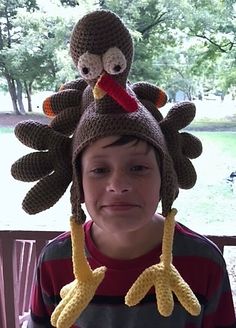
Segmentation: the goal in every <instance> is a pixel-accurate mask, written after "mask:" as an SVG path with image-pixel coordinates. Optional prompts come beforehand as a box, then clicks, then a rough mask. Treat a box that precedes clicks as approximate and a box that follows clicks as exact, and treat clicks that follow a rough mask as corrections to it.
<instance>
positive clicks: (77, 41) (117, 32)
mask: <svg viewBox="0 0 236 328" xmlns="http://www.w3.org/2000/svg"><path fill="white" fill-rule="evenodd" d="M70 50H71V55H72V58H73V61H74V63H75V65H76V66H77V68H78V69H79V71H80V73H81V76H82V78H80V79H78V80H75V81H72V82H69V83H67V84H65V85H64V86H63V87H62V88H61V89H60V91H59V92H58V93H56V94H54V95H52V96H51V97H49V98H47V99H46V100H45V101H44V104H43V108H44V112H45V114H46V115H48V116H51V117H52V118H53V119H52V121H51V123H50V124H49V125H43V124H40V123H37V122H33V121H28V122H23V123H20V124H18V125H17V126H16V129H15V134H16V136H17V137H18V138H19V140H20V141H21V142H22V143H24V144H25V145H27V146H29V147H31V148H34V149H36V150H37V152H34V153H32V154H29V155H26V156H24V157H22V158H20V159H19V160H18V161H17V162H15V163H14V164H13V165H12V170H11V172H12V175H13V176H14V177H15V178H16V179H18V180H22V181H37V180H39V181H38V182H37V183H36V185H35V186H34V187H33V188H31V190H30V191H29V192H28V193H27V195H26V197H25V199H24V200H23V208H24V210H25V211H26V212H28V213H30V214H34V213H38V212H40V211H43V210H46V209H48V208H49V207H51V206H53V205H54V204H55V203H56V202H57V201H58V200H59V199H60V197H61V196H62V195H63V193H64V192H65V191H66V189H67V188H68V186H69V184H70V183H71V181H72V186H71V205H72V214H73V217H72V220H71V222H72V223H71V226H72V261H73V266H74V273H75V278H76V279H75V283H72V285H70V286H69V287H66V288H65V289H63V290H62V298H63V301H62V305H59V307H58V308H57V309H56V310H55V312H54V314H53V316H52V323H53V325H57V323H58V317H60V320H62V321H63V322H64V325H63V327H67V326H68V327H69V326H71V325H72V324H73V322H74V321H73V320H75V319H76V317H75V316H76V315H79V314H80V312H81V311H82V310H83V308H81V306H82V305H83V306H84V307H85V306H86V305H87V304H88V303H89V301H90V299H91V298H92V297H93V293H94V292H95V290H96V288H97V286H98V284H99V283H100V281H101V280H102V278H103V276H104V268H98V269H96V270H94V271H92V270H91V268H90V267H89V265H88V263H87V262H86V259H85V258H84V250H83V247H84V244H83V229H82V227H81V225H82V223H83V222H84V221H85V219H86V217H85V215H84V213H83V211H82V208H81V202H82V201H83V195H82V191H81V186H82V182H81V174H78V172H80V170H79V168H78V165H80V163H79V161H78V158H79V156H80V155H81V153H82V152H83V150H84V149H85V148H86V147H87V146H88V145H89V144H91V143H93V142H94V141H96V140H97V139H99V138H103V137H107V136H111V135H117V136H119V135H120V136H125V135H128V136H131V137H132V138H137V139H141V140H143V141H146V142H147V143H148V144H150V145H151V146H152V147H154V149H155V151H156V153H157V154H158V161H159V164H160V174H161V178H162V187H161V204H162V214H163V215H164V216H167V215H168V218H169V213H171V214H170V218H171V220H172V217H173V212H172V211H171V209H172V205H173V202H174V200H175V198H176V197H177V195H178V192H179V188H183V189H188V188H191V187H193V185H194V184H195V182H196V178H197V176H196V172H195V169H194V167H193V165H192V163H191V159H193V158H196V157H198V156H199V155H200V154H201V151H202V147H201V142H200V141H199V140H198V139H197V138H196V137H194V136H193V135H191V134H189V133H187V132H179V130H182V129H183V128H185V127H186V126H187V125H188V124H189V123H190V122H191V121H192V120H193V118H194V116H195V106H194V104H192V103H189V102H183V103H177V104H176V105H174V106H173V107H172V108H171V109H170V111H169V112H168V114H167V115H166V117H165V118H164V117H163V115H162V114H161V112H160V111H159V108H160V107H162V106H164V105H165V104H166V102H167V96H166V93H165V92H164V91H163V90H161V89H160V88H158V87H156V86H154V85H151V84H149V83H147V82H138V83H134V84H131V83H128V82H127V78H128V74H129V70H130V67H131V64H132V58H133V43H132V38H131V35H130V33H129V31H128V29H127V28H126V27H125V26H124V24H123V22H122V21H121V20H120V18H119V17H118V16H117V15H116V14H114V13H112V12H110V11H106V10H99V11H95V12H92V13H89V14H87V15H85V16H84V17H83V18H82V19H81V20H80V21H79V22H78V23H77V24H76V26H75V27H74V30H73V32H72V36H71V42H70ZM123 138H124V137H122V139H121V140H122V142H124V139H123ZM128 138H130V137H128ZM129 140H131V139H129ZM169 221H170V219H166V221H165V222H169ZM168 224H169V223H168ZM171 227H172V228H173V224H172V225H171ZM172 228H171V229H172ZM167 237H168V238H167V241H166V240H165V234H164V239H163V244H165V247H164V250H163V256H162V259H164V262H165V263H164V264H163V263H162V262H161V263H160V268H161V270H162V269H163V268H164V271H163V274H161V275H159V273H158V277H165V274H166V275H167V276H166V277H170V276H171V274H174V275H175V282H176V283H177V285H178V286H180V287H178V288H177V289H178V290H180V291H181V297H180V299H181V303H182V304H183V305H184V306H185V307H186V308H187V309H188V311H189V312H190V313H194V314H196V313H199V305H198V302H197V301H196V299H195V298H194V297H192V294H191V290H190V291H189V287H188V288H187V287H186V284H185V283H183V282H182V280H181V277H179V275H178V274H176V270H175V268H174V267H173V265H172V264H171V259H172V257H171V256H170V254H169V252H170V253H171V249H172V242H173V229H172V230H171V232H170V233H169V232H168V233H167ZM166 243H167V246H166ZM78 245H80V246H78ZM166 252H167V253H168V256H167V259H168V261H167V262H168V265H167V264H166V261H165V258H166ZM81 263H82V264H81ZM158 266H159V264H158ZM157 270H159V267H158V269H157ZM168 270H169V271H171V270H172V271H171V272H169V271H168ZM158 272H159V271H158ZM97 275H98V276H99V279H98V276H97ZM81 277H82V278H81ZM176 277H177V278H178V279H177V278H176ZM81 279H82V281H81ZM166 279H167V278H166ZM166 281H168V285H167V286H166V284H164V285H163V286H164V287H163V288H162V289H163V291H162V295H164V296H165V295H166V291H169V292H168V295H169V294H170V290H172V289H171V288H172V287H170V285H169V280H168V279H167V280H166ZM86 282H88V285H87V283H86ZM148 285H149V284H148ZM157 285H158V283H157ZM83 286H85V290H86V293H84V294H83V293H81V290H79V289H80V288H83ZM181 286H182V287H183V288H182V287H181ZM79 295H83V297H85V298H86V300H84V299H82V300H81V297H82V296H79ZM183 295H187V296H186V297H185V296H184V297H183ZM189 295H190V296H189ZM70 298H72V303H73V306H75V307H78V311H77V312H75V311H72V312H73V313H72V315H73V317H71V315H69V316H68V311H69V312H70V309H71V307H70V306H68V307H67V300H68V301H69V300H70ZM164 299H165V298H164ZM172 302H173V299H172V298H171V301H170V304H172ZM70 304H71V302H70ZM81 304H82V305H81ZM127 304H130V302H128V303H127ZM168 304H169V303H168ZM189 304H191V305H189ZM192 304H193V306H192ZM196 304H197V305H196ZM64 307H65V309H67V310H66V312H67V313H66V316H64V312H65V311H64ZM171 308H172V306H170V307H169V306H168V309H166V305H165V300H164V310H163V309H162V306H161V310H160V311H161V313H162V314H163V315H165V316H167V315H169V314H170V313H171ZM73 309H74V307H73ZM81 309H82V310H81ZM68 318H70V320H69V319H68ZM71 318H72V319H71ZM61 327H62V326H61Z"/></svg>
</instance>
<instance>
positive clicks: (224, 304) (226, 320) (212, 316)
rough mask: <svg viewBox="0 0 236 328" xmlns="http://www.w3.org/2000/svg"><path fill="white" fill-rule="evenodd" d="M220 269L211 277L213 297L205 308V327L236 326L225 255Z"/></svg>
mask: <svg viewBox="0 0 236 328" xmlns="http://www.w3.org/2000/svg"><path fill="white" fill-rule="evenodd" d="M221 258H222V260H221V264H222V266H219V271H216V272H215V273H214V274H213V275H212V277H211V287H209V289H212V291H213V292H212V293H211V297H210V299H208V302H207V304H206V306H205V309H204V320H203V321H204V324H203V327H204V328H236V318H235V309H234V304H233V298H232V291H231V287H230V281H229V276H228V272H227V268H226V264H225V261H224V259H223V256H221Z"/></svg>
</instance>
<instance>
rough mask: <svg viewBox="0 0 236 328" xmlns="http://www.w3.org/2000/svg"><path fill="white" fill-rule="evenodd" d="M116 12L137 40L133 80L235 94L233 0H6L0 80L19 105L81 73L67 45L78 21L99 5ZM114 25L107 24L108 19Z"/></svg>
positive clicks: (189, 92) (1, 10)
mask: <svg viewBox="0 0 236 328" xmlns="http://www.w3.org/2000/svg"><path fill="white" fill-rule="evenodd" d="M99 8H102V9H110V10H112V11H114V12H116V13H117V14H118V15H119V16H120V17H121V18H122V19H123V21H124V22H125V24H126V25H127V26H128V28H129V29H130V32H131V34H132V36H133V39H134V43H135V56H134V62H133V66H132V71H131V73H130V80H131V81H140V80H147V81H149V82H152V83H154V84H158V85H159V86H161V87H163V88H164V89H165V90H167V91H168V93H169V97H170V99H173V100H174V99H175V95H176V92H177V91H182V92H183V93H184V94H185V95H186V97H188V98H189V99H192V98H194V97H203V96H204V94H207V93H209V92H210V93H217V94H221V95H224V94H226V93H228V92H230V93H231V94H232V96H234V93H235V89H236V65H235V61H236V1H234V0H225V1H223V0H213V1H212V0H209V1H208V0H188V1H187V0H178V1H177V0H172V1H167V0H122V1H121V0H103V1H97V2H96V3H95V1H94V0H87V1H85V0H84V1H76V0H60V1H59V0H50V1H49V0H48V1H43V0H0V78H1V80H0V81H1V82H0V88H2V89H5V90H8V91H9V93H10V95H11V98H12V104H13V110H14V111H15V112H16V113H19V114H20V113H24V112H25V108H24V105H23V101H22V98H23V97H26V98H27V100H28V108H27V110H28V111H31V110H32V105H31V95H32V94H33V93H34V92H37V91H41V90H57V89H58V88H59V86H60V85H61V84H62V83H64V82H65V81H68V80H70V79H74V78H76V77H77V71H76V69H75V67H74V66H73V65H72V61H71V59H70V56H69V52H68V43H69V38H70V33H71V30H72V28H73V25H74V23H75V22H76V21H77V20H78V19H79V18H80V17H81V16H83V15H84V14H85V13H87V12H89V11H91V10H94V9H99ZM108 28H109V27H108Z"/></svg>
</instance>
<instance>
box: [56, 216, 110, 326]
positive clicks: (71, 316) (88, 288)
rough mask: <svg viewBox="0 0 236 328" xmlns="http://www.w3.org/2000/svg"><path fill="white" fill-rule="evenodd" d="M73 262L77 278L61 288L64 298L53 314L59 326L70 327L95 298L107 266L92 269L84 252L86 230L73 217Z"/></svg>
mask: <svg viewBox="0 0 236 328" xmlns="http://www.w3.org/2000/svg"><path fill="white" fill-rule="evenodd" d="M71 241H72V262H73V270H74V275H75V280H74V281H73V282H71V283H70V284H68V285H66V286H64V287H63V288H62V290H61V297H62V300H61V302H60V303H59V304H58V306H57V307H56V309H55V310H54V312H53V314H52V316H51V324H52V325H53V326H54V327H57V328H69V327H71V326H72V325H73V323H74V322H75V321H76V319H77V318H78V317H79V316H80V314H81V312H82V311H83V310H84V309H85V308H86V306H87V305H88V303H89V302H90V301H91V299H92V298H93V296H94V294H95V291H96V289H97V287H98V286H99V284H100V283H101V281H102V280H103V278H104V275H105V271H106V268H105V267H100V268H97V269H95V270H94V271H92V270H91V268H90V266H89V264H88V262H87V259H86V256H85V254H84V230H83V226H82V225H79V224H78V223H77V222H76V220H75V219H74V218H73V217H72V218H71Z"/></svg>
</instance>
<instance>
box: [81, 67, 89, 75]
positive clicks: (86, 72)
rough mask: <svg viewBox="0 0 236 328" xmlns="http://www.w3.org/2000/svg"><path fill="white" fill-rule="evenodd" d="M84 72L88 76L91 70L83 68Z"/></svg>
mask: <svg viewBox="0 0 236 328" xmlns="http://www.w3.org/2000/svg"><path fill="white" fill-rule="evenodd" d="M82 72H83V73H84V74H85V75H86V74H88V73H89V69H88V67H83V68H82Z"/></svg>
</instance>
